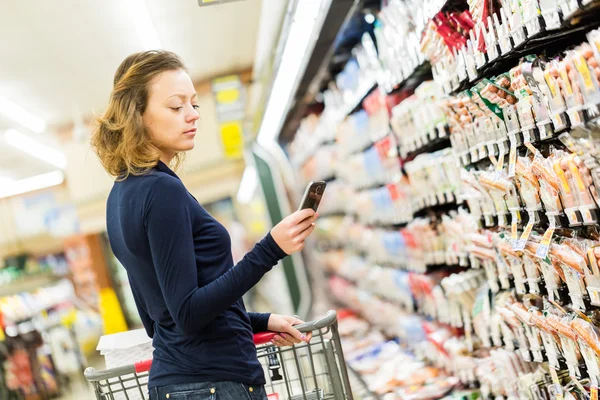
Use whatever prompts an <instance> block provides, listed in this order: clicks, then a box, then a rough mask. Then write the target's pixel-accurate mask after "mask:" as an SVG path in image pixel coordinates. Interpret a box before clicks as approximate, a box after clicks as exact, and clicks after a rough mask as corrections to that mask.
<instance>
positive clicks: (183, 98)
mask: <svg viewBox="0 0 600 400" xmlns="http://www.w3.org/2000/svg"><path fill="white" fill-rule="evenodd" d="M171 97H179V98H180V99H181V100H185V99H186V98H187V96H186V95H185V94H174V95H172V96H169V97H167V99H170V98H171ZM194 97H196V98H198V93H194V94H193V95H192V97H191V98H192V99H193V98H194Z"/></svg>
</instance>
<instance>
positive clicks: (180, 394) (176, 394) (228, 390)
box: [150, 382, 267, 400]
mask: <svg viewBox="0 0 600 400" xmlns="http://www.w3.org/2000/svg"><path fill="white" fill-rule="evenodd" d="M167 399H168V400H266V399H267V394H266V392H265V388H264V387H263V386H250V385H245V384H243V383H236V382H217V383H205V382H202V383H185V384H181V385H169V386H160V387H156V388H153V389H150V400H167Z"/></svg>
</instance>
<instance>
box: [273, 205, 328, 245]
mask: <svg viewBox="0 0 600 400" xmlns="http://www.w3.org/2000/svg"><path fill="white" fill-rule="evenodd" d="M318 217H319V214H317V213H316V212H315V210H313V209H310V208H307V209H304V210H300V211H296V212H295V213H293V214H291V215H290V216H288V217H287V218H285V219H284V220H283V221H281V222H280V223H278V224H277V225H276V226H275V227H274V228H273V229H272V230H271V236H273V239H274V240H275V242H276V243H277V245H279V247H280V248H281V250H283V251H284V252H285V253H286V254H288V255H292V254H294V253H296V252H298V251H300V250H302V249H303V248H304V241H305V240H306V238H307V237H309V236H310V234H311V233H313V231H314V230H315V221H316V220H317V218H318Z"/></svg>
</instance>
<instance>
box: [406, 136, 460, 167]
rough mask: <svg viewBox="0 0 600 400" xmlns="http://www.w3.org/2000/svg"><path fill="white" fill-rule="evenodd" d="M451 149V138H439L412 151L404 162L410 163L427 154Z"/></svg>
mask: <svg viewBox="0 0 600 400" xmlns="http://www.w3.org/2000/svg"><path fill="white" fill-rule="evenodd" d="M449 147H450V136H446V137H443V138H437V139H434V140H432V141H431V142H428V143H427V144H425V146H422V147H420V148H418V149H417V150H415V151H411V152H409V153H408V154H407V156H406V158H405V159H404V162H409V161H412V160H414V159H415V157H417V156H419V155H421V154H425V153H433V152H436V151H439V150H443V149H447V148H449Z"/></svg>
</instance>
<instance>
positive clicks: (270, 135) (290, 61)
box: [256, 0, 323, 146]
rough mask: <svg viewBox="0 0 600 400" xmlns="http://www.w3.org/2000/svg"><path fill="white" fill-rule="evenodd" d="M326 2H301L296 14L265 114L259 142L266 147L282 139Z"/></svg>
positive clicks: (312, 0)
mask: <svg viewBox="0 0 600 400" xmlns="http://www.w3.org/2000/svg"><path fill="white" fill-rule="evenodd" d="M322 2H323V0H302V1H299V2H298V5H297V6H296V10H295V11H294V19H293V21H292V24H291V27H290V30H289V33H288V37H287V39H286V41H285V47H284V50H283V55H282V56H281V62H280V64H279V66H278V67H277V72H276V73H275V79H274V80H273V86H272V89H271V93H270V94H269V99H268V101H267V106H266V109H265V113H264V116H263V119H262V123H261V125H260V129H259V132H258V136H257V139H256V140H257V142H258V143H259V144H261V145H263V146H265V145H268V144H270V143H272V142H273V141H275V140H276V139H277V137H278V136H279V130H280V129H281V124H282V122H283V118H284V117H285V110H286V109H287V108H288V106H289V102H290V98H291V95H292V92H293V90H294V85H295V84H296V82H297V80H298V75H299V73H300V71H301V69H302V68H304V64H305V62H306V59H307V58H308V56H309V55H310V54H308V53H309V52H308V47H309V44H310V42H311V39H312V37H313V35H314V32H313V29H314V26H315V23H316V20H317V17H318V16H319V11H320V9H321V4H322Z"/></svg>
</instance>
